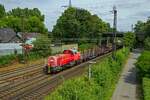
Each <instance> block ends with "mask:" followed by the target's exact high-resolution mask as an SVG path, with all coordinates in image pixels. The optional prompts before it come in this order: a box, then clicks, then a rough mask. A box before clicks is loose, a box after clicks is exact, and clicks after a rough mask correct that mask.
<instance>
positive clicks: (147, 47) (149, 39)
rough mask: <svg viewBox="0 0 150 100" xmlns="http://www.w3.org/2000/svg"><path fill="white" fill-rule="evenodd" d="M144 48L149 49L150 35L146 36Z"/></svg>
mask: <svg viewBox="0 0 150 100" xmlns="http://www.w3.org/2000/svg"><path fill="white" fill-rule="evenodd" d="M144 48H145V49H146V50H150V37H147V38H146V39H145V41H144Z"/></svg>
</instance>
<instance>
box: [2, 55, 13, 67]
mask: <svg viewBox="0 0 150 100" xmlns="http://www.w3.org/2000/svg"><path fill="white" fill-rule="evenodd" d="M15 60H16V56H15V55H6V56H0V67H4V66H5V65H7V64H11V63H12V62H13V61H15Z"/></svg>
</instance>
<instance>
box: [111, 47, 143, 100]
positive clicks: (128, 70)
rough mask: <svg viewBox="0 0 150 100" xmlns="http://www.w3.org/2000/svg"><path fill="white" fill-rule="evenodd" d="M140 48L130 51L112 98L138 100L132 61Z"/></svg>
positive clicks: (136, 82) (133, 61)
mask: <svg viewBox="0 0 150 100" xmlns="http://www.w3.org/2000/svg"><path fill="white" fill-rule="evenodd" d="M139 55H140V50H134V52H132V53H131V55H130V57H129V59H128V61H127V63H126V65H125V67H124V69H123V72H122V74H121V77H120V79H119V82H118V84H117V87H116V89H115V92H114V94H113V96H112V100H139V93H138V81H137V78H136V76H137V73H136V68H135V65H134V63H135V62H136V61H137V60H136V59H137V58H138V56H139Z"/></svg>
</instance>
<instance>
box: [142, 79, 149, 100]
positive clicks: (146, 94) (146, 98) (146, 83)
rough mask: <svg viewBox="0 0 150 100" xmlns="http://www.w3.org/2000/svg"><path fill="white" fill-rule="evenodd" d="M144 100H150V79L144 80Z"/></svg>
mask: <svg viewBox="0 0 150 100" xmlns="http://www.w3.org/2000/svg"><path fill="white" fill-rule="evenodd" d="M143 92H144V93H143V94H144V100H150V79H149V78H143Z"/></svg>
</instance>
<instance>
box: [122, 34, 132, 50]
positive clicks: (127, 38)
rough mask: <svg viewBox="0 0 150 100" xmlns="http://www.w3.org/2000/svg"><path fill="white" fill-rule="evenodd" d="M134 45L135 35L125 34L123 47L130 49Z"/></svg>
mask: <svg viewBox="0 0 150 100" xmlns="http://www.w3.org/2000/svg"><path fill="white" fill-rule="evenodd" d="M134 43H135V33H132V32H127V33H125V35H124V45H125V46H126V47H129V48H132V47H133V46H134Z"/></svg>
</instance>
